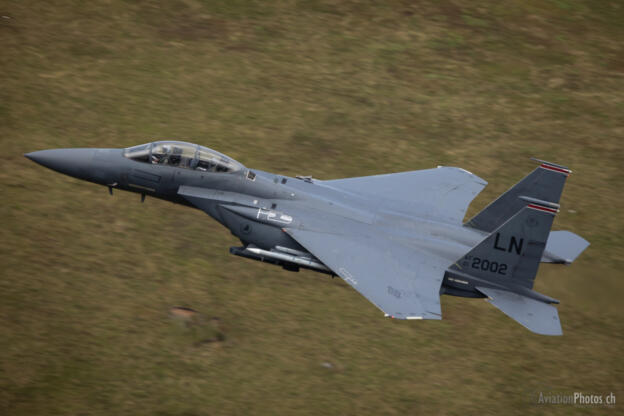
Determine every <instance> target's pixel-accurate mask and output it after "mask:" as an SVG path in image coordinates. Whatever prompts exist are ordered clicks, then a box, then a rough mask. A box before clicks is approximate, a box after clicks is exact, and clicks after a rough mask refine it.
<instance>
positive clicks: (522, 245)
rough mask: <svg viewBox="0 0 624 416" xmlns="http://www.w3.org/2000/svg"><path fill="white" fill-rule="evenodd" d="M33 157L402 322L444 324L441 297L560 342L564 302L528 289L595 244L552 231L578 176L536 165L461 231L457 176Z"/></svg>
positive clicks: (66, 152)
mask: <svg viewBox="0 0 624 416" xmlns="http://www.w3.org/2000/svg"><path fill="white" fill-rule="evenodd" d="M25 156H26V157H28V158H29V159H31V160H33V161H35V162H37V163H39V164H41V165H43V166H45V167H48V168H50V169H53V170H55V171H58V172H61V173H64V174H67V175H70V176H73V177H76V178H80V179H84V180H87V181H91V182H95V183H98V184H101V185H105V186H107V187H108V189H109V192H110V193H111V194H112V192H113V189H114V188H118V189H123V190H126V191H131V192H137V193H139V194H141V200H144V199H145V196H146V195H149V196H152V197H155V198H161V199H165V200H168V201H171V202H175V203H179V204H184V205H187V206H192V207H195V208H198V209H201V210H202V211H204V212H206V213H207V214H208V215H210V216H211V217H212V218H214V219H215V220H217V221H218V222H219V223H221V224H223V225H224V226H225V227H227V228H228V229H229V230H230V231H231V232H232V234H234V235H235V236H236V237H238V238H239V239H240V240H241V242H242V244H243V245H242V246H241V247H232V248H230V253H232V254H235V255H237V256H242V257H246V258H248V259H253V260H259V261H264V262H267V263H271V264H275V265H278V266H281V267H283V268H284V269H286V270H290V271H299V269H301V268H304V269H310V270H313V271H317V272H322V273H327V274H330V275H332V276H340V277H341V278H342V279H344V281H345V282H347V283H348V284H349V285H351V286H352V287H353V288H354V289H355V290H357V291H358V292H360V293H361V294H362V295H363V296H365V297H366V298H367V299H368V300H369V301H370V302H372V303H373V304H374V305H375V306H377V307H378V308H379V309H381V310H382V311H383V312H384V313H385V316H387V317H392V318H397V319H441V317H442V312H441V309H440V295H442V294H446V295H452V296H461V297H468V298H486V299H487V300H489V302H491V303H492V304H493V305H494V306H496V307H497V308H499V309H500V310H501V311H503V313H505V314H506V315H508V316H509V317H511V318H512V319H515V320H516V321H518V322H519V323H520V324H522V325H524V326H525V327H526V328H528V329H529V330H531V331H533V332H536V333H538V334H545V335H561V333H562V331H561V324H560V322H559V316H558V313H557V309H556V307H555V306H554V304H557V303H559V301H557V300H555V299H553V298H551V297H548V296H546V295H542V294H540V293H537V292H535V291H534V290H532V288H533V283H534V280H535V275H536V274H537V269H538V267H539V265H540V262H546V263H559V264H569V263H571V262H573V261H574V259H576V257H577V256H578V255H579V254H580V253H581V252H583V250H585V248H586V247H587V246H588V245H589V243H588V242H587V241H585V240H584V239H583V238H581V237H579V236H578V235H576V234H573V233H571V232H569V231H553V232H551V231H550V229H551V226H552V223H553V220H554V217H555V214H556V213H557V212H558V208H559V204H558V202H559V198H560V196H561V192H562V190H563V185H564V183H565V180H566V178H567V177H568V175H569V174H570V170H569V169H568V168H566V167H564V166H560V165H556V164H554V163H549V162H545V161H541V160H536V161H537V162H538V163H539V165H538V167H537V168H536V169H535V170H533V171H532V172H531V173H530V174H529V175H528V176H526V177H525V178H524V179H522V180H521V181H520V182H518V183H517V184H516V185H514V186H513V187H511V188H510V189H509V190H508V191H507V192H505V193H504V194H503V195H501V196H500V197H499V198H498V199H496V200H495V201H493V202H492V203H491V204H489V205H488V206H487V207H485V209H483V210H482V211H481V212H479V213H478V214H477V215H475V216H474V217H473V218H472V219H470V220H469V221H467V222H465V223H464V222H463V218H464V215H465V213H466V208H467V207H468V205H469V204H470V202H471V201H472V200H473V199H474V198H475V196H476V195H477V194H478V193H479V192H480V191H481V190H482V189H483V188H484V187H485V185H486V184H487V182H485V181H484V180H483V179H481V178H479V177H478V176H475V175H473V174H472V173H470V172H468V171H466V170H464V169H460V168H455V167H442V166H439V167H437V168H434V169H426V170H418V171H411V172H401V173H392V174H387V175H375V176H365V177H358V178H348V179H335V180H317V179H313V178H312V177H310V176H298V177H296V178H292V177H288V176H284V175H275V174H272V173H268V172H262V171H259V170H255V169H249V168H247V167H245V166H243V165H242V164H241V163H239V162H237V161H235V160H233V159H231V158H229V157H227V156H225V155H223V154H221V153H219V152H216V151H214V150H211V149H208V148H206V147H203V146H199V145H195V144H191V143H186V142H179V141H158V142H154V143H148V144H143V145H140V146H135V147H130V148H127V149H54V150H42V151H37V152H33V153H28V154H26V155H25Z"/></svg>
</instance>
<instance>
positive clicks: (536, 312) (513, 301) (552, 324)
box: [477, 287, 563, 335]
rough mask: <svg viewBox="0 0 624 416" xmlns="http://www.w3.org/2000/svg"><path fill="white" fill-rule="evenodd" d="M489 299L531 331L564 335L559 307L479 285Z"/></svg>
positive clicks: (478, 288) (479, 288)
mask: <svg viewBox="0 0 624 416" xmlns="http://www.w3.org/2000/svg"><path fill="white" fill-rule="evenodd" d="M477 290H479V291H480V292H482V293H483V294H484V295H486V296H487V297H488V301H489V302H490V303H491V304H492V305H494V306H496V307H497V308H498V309H500V310H501V311H502V312H503V313H504V314H505V315H507V316H509V317H510V318H511V319H514V320H515V321H517V322H519V323H520V324H521V325H522V326H524V327H525V328H527V329H528V330H529V331H531V332H535V333H536V334H541V335H562V334H563V332H562V331H561V323H560V322H559V313H558V312H557V308H556V307H554V306H553V305H551V304H548V303H545V302H540V301H539V300H535V299H531V298H528V297H526V296H522V295H519V294H517V293H513V292H509V291H506V290H500V289H492V288H486V287H477Z"/></svg>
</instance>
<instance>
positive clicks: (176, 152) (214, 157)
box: [124, 141, 243, 173]
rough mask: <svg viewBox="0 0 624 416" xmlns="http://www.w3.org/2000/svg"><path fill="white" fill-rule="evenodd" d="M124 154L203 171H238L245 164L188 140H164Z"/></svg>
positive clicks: (147, 160) (159, 163) (134, 148)
mask: <svg viewBox="0 0 624 416" xmlns="http://www.w3.org/2000/svg"><path fill="white" fill-rule="evenodd" d="M124 156H125V157H127V158H128V159H132V160H135V161H137V162H143V163H151V164H153V165H168V166H175V167H180V168H184V169H193V170H198V171H202V172H220V173H227V172H236V171H238V170H240V169H242V168H243V165H241V164H240V163H238V162H237V161H235V160H233V159H230V158H229V157H227V156H225V155H223V154H221V153H219V152H216V151H214V150H212V149H209V148H207V147H203V146H199V145H196V144H192V143H187V142H178V141H163V142H154V143H148V144H142V145H139V146H134V147H129V148H127V149H125V150H124Z"/></svg>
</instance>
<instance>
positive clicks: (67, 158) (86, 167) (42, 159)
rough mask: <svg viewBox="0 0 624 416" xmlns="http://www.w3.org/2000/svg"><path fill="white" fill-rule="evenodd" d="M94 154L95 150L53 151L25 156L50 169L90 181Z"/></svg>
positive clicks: (40, 151)
mask: <svg viewBox="0 0 624 416" xmlns="http://www.w3.org/2000/svg"><path fill="white" fill-rule="evenodd" d="M94 154H95V149H51V150H39V151H37V152H31V153H26V154H25V155H24V156H26V157H27V158H28V159H30V160H32V161H33V162H36V163H38V164H40V165H42V166H45V167H46V168H48V169H52V170H55V171H57V172H60V173H64V174H66V175H69V176H73V177H76V178H79V179H87V180H88V179H89V178H90V176H91V172H90V170H91V160H92V159H93V155H94Z"/></svg>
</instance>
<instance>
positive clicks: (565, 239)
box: [542, 231, 589, 264]
mask: <svg viewBox="0 0 624 416" xmlns="http://www.w3.org/2000/svg"><path fill="white" fill-rule="evenodd" d="M587 247H589V241H587V240H585V239H584V238H583V237H581V236H578V235H576V234H574V233H573V232H570V231H552V232H551V233H550V235H549V236H548V241H547V242H546V249H545V250H544V254H543V256H542V262H544V263H565V264H569V263H572V262H573V261H574V260H576V258H577V257H578V256H579V255H580V254H581V253H582V252H583V251H585V249H586V248H587Z"/></svg>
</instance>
